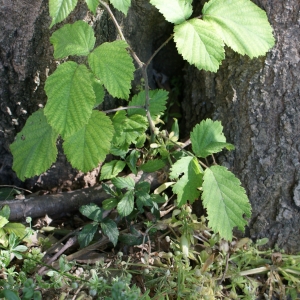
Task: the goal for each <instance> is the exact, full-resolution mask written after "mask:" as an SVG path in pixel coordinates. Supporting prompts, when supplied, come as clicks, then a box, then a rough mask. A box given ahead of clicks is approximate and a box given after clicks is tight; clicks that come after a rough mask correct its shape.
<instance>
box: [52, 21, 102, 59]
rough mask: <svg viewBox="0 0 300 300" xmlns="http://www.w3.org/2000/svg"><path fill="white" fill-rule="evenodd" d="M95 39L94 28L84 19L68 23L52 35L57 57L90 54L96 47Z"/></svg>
mask: <svg viewBox="0 0 300 300" xmlns="http://www.w3.org/2000/svg"><path fill="white" fill-rule="evenodd" d="M95 41H96V38H95V36H94V31H93V28H92V27H91V26H89V24H87V23H86V22H83V21H77V22H75V23H74V24H66V25H64V26H63V27H62V28H60V29H58V30H56V31H55V32H54V33H53V34H52V36H51V37H50V42H51V43H52V44H53V47H54V54H53V56H54V58H56V59H59V58H64V57H66V56H69V55H88V54H89V53H90V51H91V50H92V49H93V48H94V45H95Z"/></svg>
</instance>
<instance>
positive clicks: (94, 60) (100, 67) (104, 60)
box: [88, 41, 135, 100]
mask: <svg viewBox="0 0 300 300" xmlns="http://www.w3.org/2000/svg"><path fill="white" fill-rule="evenodd" d="M127 47H128V45H127V44H126V43H125V42H124V41H115V42H112V43H103V44H102V45H100V46H99V47H97V48H96V49H95V50H94V51H93V52H92V53H90V54H89V56H88V62H89V65H90V67H91V69H92V71H93V72H94V74H95V75H96V76H97V77H98V78H99V79H100V80H101V82H102V83H103V84H104V86H105V88H106V89H107V91H108V92H109V93H110V94H111V95H112V96H113V97H117V98H122V99H126V100H127V99H128V97H129V93H130V88H131V81H132V80H133V73H134V70H135V68H134V65H133V62H132V58H131V56H130V55H129V53H128V52H127V50H126V48H127Z"/></svg>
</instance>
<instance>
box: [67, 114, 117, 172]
mask: <svg viewBox="0 0 300 300" xmlns="http://www.w3.org/2000/svg"><path fill="white" fill-rule="evenodd" d="M113 134H114V128H113V126H112V123H111V120H110V118H109V117H107V116H106V115H105V114H104V113H103V112H100V111H95V110H94V111H93V112H92V116H91V118H90V119H89V122H88V123H87V124H86V125H85V126H84V127H82V128H81V129H79V130H78V131H77V132H75V133H74V134H72V135H71V136H69V137H67V138H66V139H65V141H64V143H63V148H64V152H65V154H66V156H67V158H68V160H69V161H70V163H71V164H72V166H73V167H75V168H77V169H79V170H81V171H83V172H87V171H90V170H92V169H93V168H95V167H97V165H98V164H99V162H100V161H104V160H105V157H106V155H107V154H108V153H109V150H110V146H111V140H112V138H113Z"/></svg>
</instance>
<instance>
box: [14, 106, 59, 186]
mask: <svg viewBox="0 0 300 300" xmlns="http://www.w3.org/2000/svg"><path fill="white" fill-rule="evenodd" d="M57 138H58V133H57V132H55V130H54V129H53V128H52V127H51V126H50V125H49V124H48V123H47V119H46V117H45V115H44V111H43V110H38V111H36V112H35V113H33V114H32V115H31V116H30V117H29V118H28V119H27V121H26V124H25V126H24V128H23V129H22V131H21V132H19V133H18V134H17V136H16V140H15V141H14V142H13V143H12V144H11V146H10V149H11V152H12V154H13V157H14V162H13V169H14V171H15V172H16V173H17V175H18V177H19V178H20V179H21V180H25V178H30V177H32V176H34V175H39V174H41V173H43V172H45V171H46V170H48V169H49V168H50V167H51V165H52V163H54V162H55V160H56V156H57V148H56V140H57Z"/></svg>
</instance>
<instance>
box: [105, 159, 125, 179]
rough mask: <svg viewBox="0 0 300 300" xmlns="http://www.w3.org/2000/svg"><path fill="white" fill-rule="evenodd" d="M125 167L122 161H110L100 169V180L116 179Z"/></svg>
mask: <svg viewBox="0 0 300 300" xmlns="http://www.w3.org/2000/svg"><path fill="white" fill-rule="evenodd" d="M125 166H126V163H125V162H124V161H122V160H112V161H110V162H109V163H106V164H104V165H103V166H102V168H101V176H100V180H103V179H111V178H114V177H116V176H117V175H118V174H119V173H120V172H121V171H122V170H123V169H124V168H125Z"/></svg>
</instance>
